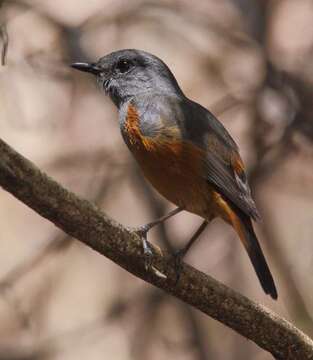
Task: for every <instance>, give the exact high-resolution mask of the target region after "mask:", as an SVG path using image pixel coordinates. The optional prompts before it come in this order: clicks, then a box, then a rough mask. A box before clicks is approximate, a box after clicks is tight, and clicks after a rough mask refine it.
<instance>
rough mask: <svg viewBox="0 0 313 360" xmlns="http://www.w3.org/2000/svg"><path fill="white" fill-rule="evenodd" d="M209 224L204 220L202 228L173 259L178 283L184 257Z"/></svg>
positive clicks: (175, 253)
mask: <svg viewBox="0 0 313 360" xmlns="http://www.w3.org/2000/svg"><path fill="white" fill-rule="evenodd" d="M208 224H209V222H208V221H207V220H204V221H203V223H202V224H201V225H200V227H199V228H198V229H197V231H196V232H195V233H194V234H193V235H192V237H191V238H190V240H189V241H188V242H187V244H186V245H185V246H184V247H183V248H181V249H179V250H177V251H175V252H174V254H173V257H174V261H175V268H176V276H177V277H176V283H177V282H178V281H179V278H180V271H181V263H182V259H183V258H184V256H185V255H186V254H187V252H188V251H189V249H190V248H191V246H192V245H193V244H194V243H195V242H196V240H197V239H198V238H199V237H200V235H201V234H202V233H203V231H204V230H205V228H206V227H207V226H208Z"/></svg>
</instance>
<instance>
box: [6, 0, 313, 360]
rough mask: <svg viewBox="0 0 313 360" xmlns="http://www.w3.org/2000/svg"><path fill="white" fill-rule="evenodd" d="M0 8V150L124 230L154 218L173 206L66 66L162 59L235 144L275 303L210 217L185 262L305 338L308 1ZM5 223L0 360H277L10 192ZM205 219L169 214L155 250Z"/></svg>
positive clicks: (90, 90) (312, 134) (312, 104)
mask: <svg viewBox="0 0 313 360" xmlns="http://www.w3.org/2000/svg"><path fill="white" fill-rule="evenodd" d="M0 3H1V8H0V25H1V27H0V40H1V46H2V48H3V50H2V63H3V64H4V65H3V66H1V67H0V78H1V81H0V94H1V96H0V115H1V120H0V129H1V138H2V139H4V140H5V141H6V142H8V143H9V144H10V145H11V146H13V147H14V148H15V149H17V150H18V151H20V152H21V153H22V154H24V155H25V156H26V157H27V158H29V159H31V160H32V161H33V162H35V163H36V164H37V165H38V166H40V167H41V168H42V169H43V170H44V171H46V172H47V173H48V174H49V175H51V176H52V177H54V178H55V179H57V180H58V181H59V182H61V183H62V184H63V185H64V186H66V187H68V188H70V189H72V190H73V191H75V192H76V193H78V194H80V195H81V196H83V197H85V198H88V199H90V200H91V201H93V202H95V203H97V204H98V205H99V206H100V207H101V208H102V209H103V210H104V211H105V212H106V213H107V214H109V215H110V216H112V217H114V218H115V219H117V220H118V221H120V222H121V223H123V224H124V225H128V226H136V225H140V224H143V223H145V222H147V221H150V220H153V219H155V218H157V217H158V216H160V215H162V214H164V213H166V212H167V211H169V210H170V209H171V208H173V206H172V205H171V204H168V203H167V202H166V201H165V200H164V199H162V198H161V197H160V196H159V195H158V194H156V193H155V192H154V190H153V189H152V188H151V187H150V186H149V185H148V184H147V183H146V182H145V180H144V179H143V177H142V175H141V174H140V171H139V170H138V168H137V166H136V164H135V163H134V161H133V159H132V158H131V156H130V154H129V153H128V150H127V149H126V146H125V145H124V144H123V142H122V139H121V136H120V133H119V128H118V123H117V111H116V109H115V108H114V107H113V105H112V104H111V102H110V100H109V99H107V98H106V97H105V96H104V95H103V94H101V93H100V91H99V89H98V88H97V85H96V83H95V81H94V79H93V78H92V77H91V76H88V75H87V74H82V73H79V72H77V71H74V70H73V69H71V68H69V66H68V64H69V63H71V62H73V61H84V60H92V61H94V60H96V59H97V58H98V57H100V56H102V55H104V54H107V53H109V52H111V51H114V50H117V49H121V48H139V49H143V50H146V51H149V52H152V53H153V54H155V55H157V56H159V57H160V58H162V59H163V60H164V61H165V62H166V63H167V64H168V65H169V67H170V68H171V69H172V70H173V72H174V74H175V76H176V77H177V79H178V81H179V83H180V84H181V86H182V88H183V90H184V92H185V93H186V95H188V96H189V97H190V98H192V99H194V100H196V101H197V102H200V103H201V104H202V105H204V106H206V107H207V108H209V109H210V110H211V111H212V112H213V113H214V114H215V115H217V116H218V117H219V119H220V120H221V121H222V122H223V124H224V125H225V127H226V128H227V129H228V130H229V131H230V132H231V134H232V135H233V137H234V138H235V140H236V141H237V143H238V144H240V148H241V154H242V156H243V158H244V160H245V162H246V164H247V168H248V171H249V176H250V182H251V186H252V189H253V194H254V197H255V199H256V202H257V205H258V207H259V210H260V212H261V214H262V218H263V221H262V222H261V223H260V224H258V225H257V233H258V236H259V238H260V241H261V243H262V245H263V248H264V251H265V254H266V256H267V258H268V261H269V264H270V267H271V269H272V272H273V274H274V277H275V279H276V283H277V286H278V291H279V299H278V301H277V302H274V301H271V299H270V298H269V297H266V296H265V295H264V293H263V292H262V289H261V287H260V285H259V283H258V281H257V278H256V276H255V274H254V271H253V268H252V266H251V265H250V262H249V260H248V257H247V255H246V253H245V251H244V250H243V248H242V246H241V244H240V242H239V241H238V239H237V236H236V235H235V234H234V232H233V231H232V230H231V229H230V228H229V227H228V226H227V225H225V224H223V223H222V222H220V221H214V222H213V223H212V224H211V225H210V227H209V229H208V230H207V231H206V232H205V233H204V235H203V236H202V237H201V240H200V241H199V242H198V243H197V245H196V246H195V247H194V248H193V249H192V250H191V252H190V254H188V256H187V258H186V261H187V262H188V263H190V264H192V265H194V266H195V267H196V268H198V269H200V270H202V271H204V272H206V273H209V274H211V275H212V276H214V277H215V278H217V279H218V280H220V281H222V282H223V283H225V284H226V285H228V286H230V287H231V288H233V289H235V290H237V291H239V292H241V293H243V294H244V295H246V296H248V297H249V298H251V299H253V300H255V301H257V302H260V303H262V304H265V305H266V306H268V307H270V308H271V309H273V310H274V311H275V312H277V313H278V314H280V315H282V316H284V317H286V318H287V319H289V320H291V321H292V322H293V323H294V324H295V325H296V326H298V327H299V328H300V329H302V330H303V331H305V332H306V333H307V334H308V335H310V336H313V311H312V305H313V292H312V290H313V282H312V268H313V257H312V250H313V242H312V237H313V186H312V182H313V166H312V165H313V121H312V113H313V61H312V55H313V26H312V23H313V2H312V1H311V0H297V1H295V0H272V1H270V0H219V1H216V0H210V1H209V0H197V1H192V2H191V1H187V0H179V1H178V0H177V1H175V0H173V1H169V0H168V1H166V0H161V1H154V0H132V1H126V0H124V1H123V0H115V1H113V0H90V1H84V0H67V1H62V0H54V1H49V0H29V1H26V0H8V1H0ZM5 50H7V51H5ZM0 219H1V226H0V242H1V252H0V359H3V360H13V359H14V360H22V359H23V360H26V359H27V360H32V359H34V360H35V359H36V360H37V359H38V360H46V359H49V360H50V359H51V360H56V359H60V360H71V359H91V360H98V359H114V360H132V359H135V360H141V359H142V360H145V359H151V360H153V359H157V360H163V359H180V360H209V359H214V360H231V359H232V360H234V359H235V360H238V359H239V360H245V359H257V360H269V359H271V358H272V357H271V356H270V355H269V354H268V353H266V352H264V351H263V350H261V349H260V348H258V347H257V346H256V345H255V344H254V343H252V342H250V341H247V340H246V339H244V338H243V337H241V336H239V335H238V334H236V333H235V332H233V331H232V330H230V329H228V328H226V327H225V326H223V325H220V324H219V323H218V322H216V321H214V320H212V319H210V318H209V317H207V316H204V315H202V314H201V313H200V312H198V311H195V310H194V309H192V308H190V307H188V306H186V305H185V304H183V303H181V302H179V301H177V300H175V299H173V298H172V297H169V296H167V295H166V294H164V293H163V292H161V291H159V290H158V289H155V288H153V287H152V286H150V285H148V284H146V283H144V282H142V281H141V280H138V279H136V278H134V277H133V276H132V275H130V274H129V273H127V272H125V271H124V270H122V269H121V268H119V267H118V266H116V265H115V264H113V263H111V262H110V261H109V260H107V259H106V258H104V257H102V256H100V255H98V254H97V253H95V252H93V251H92V250H90V249H89V248H87V247H86V246H84V245H82V244H80V243H79V242H78V241H76V240H74V239H71V238H69V237H67V236H66V235H64V234H63V233H61V232H60V231H59V230H58V229H57V228H55V227H54V226H53V225H52V224H50V223H49V222H47V221H46V220H44V219H42V218H41V217H39V216H38V215H36V214H35V213H34V212H33V211H31V210H30V209H28V208H27V207H26V206H24V205H23V204H21V203H20V202H19V201H17V200H16V199H15V198H13V197H12V196H10V195H9V194H7V193H6V192H4V191H1V192H0ZM200 222H201V219H199V218H198V217H196V216H194V215H191V214H188V213H184V214H180V215H177V216H176V217H175V218H173V219H171V220H169V221H168V222H167V223H166V224H165V227H162V226H160V227H158V228H157V229H155V230H153V232H151V234H150V236H149V240H150V241H152V242H154V243H156V244H158V245H159V246H161V247H162V248H167V249H173V248H177V247H180V246H182V244H183V243H184V242H186V241H187V240H188V238H189V237H190V235H191V234H192V233H193V231H194V230H195V229H196V227H197V226H198V225H199V224H200Z"/></svg>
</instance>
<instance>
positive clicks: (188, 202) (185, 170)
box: [125, 106, 213, 216]
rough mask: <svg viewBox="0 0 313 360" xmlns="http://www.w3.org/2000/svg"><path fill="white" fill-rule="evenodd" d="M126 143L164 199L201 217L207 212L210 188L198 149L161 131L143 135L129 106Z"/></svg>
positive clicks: (135, 115)
mask: <svg viewBox="0 0 313 360" xmlns="http://www.w3.org/2000/svg"><path fill="white" fill-rule="evenodd" d="M125 130H126V132H127V138H128V143H129V147H130V149H131V151H132V152H133V154H134V156H135V158H136V160H137V162H138V163H139V165H140V167H141V168H142V171H143V173H144V175H145V177H146V178H147V179H148V180H149V182H150V183H151V184H152V185H153V186H154V187H155V188H156V190H158V191H159V192H160V193H161V194H162V195H163V196H164V197H165V198H167V199H168V200H169V201H171V202H173V203H174V204H176V205H177V206H180V207H184V208H185V209H186V210H188V211H191V212H194V213H196V214H198V215H201V216H203V215H204V214H205V213H209V212H210V203H211V201H210V199H211V195H212V192H213V189H210V188H209V185H208V184H207V182H206V181H205V176H204V174H203V171H204V170H203V163H202V161H203V156H204V153H203V151H202V150H201V149H199V148H197V147H196V146H194V145H193V144H191V143H188V142H184V141H182V140H181V139H178V138H175V139H173V138H170V139H169V138H167V137H165V136H162V133H160V134H159V135H157V136H155V137H153V138H152V137H146V136H143V135H142V133H141V131H140V128H139V118H138V113H137V111H136V109H135V108H134V107H133V106H129V108H128V113H127V119H126V123H125Z"/></svg>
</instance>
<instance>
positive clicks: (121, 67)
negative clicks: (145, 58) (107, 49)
mask: <svg viewBox="0 0 313 360" xmlns="http://www.w3.org/2000/svg"><path fill="white" fill-rule="evenodd" d="M131 66H132V63H131V62H130V61H128V60H120V61H119V62H118V63H117V66H116V68H117V69H118V71H119V72H120V73H126V72H127V71H128V70H129V69H130V68H131Z"/></svg>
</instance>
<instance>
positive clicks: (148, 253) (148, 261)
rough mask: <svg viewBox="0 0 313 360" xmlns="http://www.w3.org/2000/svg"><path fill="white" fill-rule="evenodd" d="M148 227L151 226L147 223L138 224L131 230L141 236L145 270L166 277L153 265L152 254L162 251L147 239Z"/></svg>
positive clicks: (160, 253)
mask: <svg viewBox="0 0 313 360" xmlns="http://www.w3.org/2000/svg"><path fill="white" fill-rule="evenodd" d="M150 229H151V226H150V225H149V224H147V225H142V226H139V227H137V228H135V229H132V230H133V231H134V232H135V233H136V234H137V235H138V236H139V237H140V238H141V241H142V249H143V255H144V258H145V260H144V261H145V269H146V271H150V270H151V271H152V272H153V273H154V274H155V275H156V276H158V277H160V278H164V279H166V278H167V276H166V275H165V274H163V273H162V272H161V271H159V270H158V269H157V268H156V267H155V266H153V258H154V254H155V253H158V254H159V255H162V251H161V249H160V248H159V247H158V246H155V245H154V246H153V247H152V246H151V245H150V244H149V242H148V241H147V233H148V231H149V230H150Z"/></svg>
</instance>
